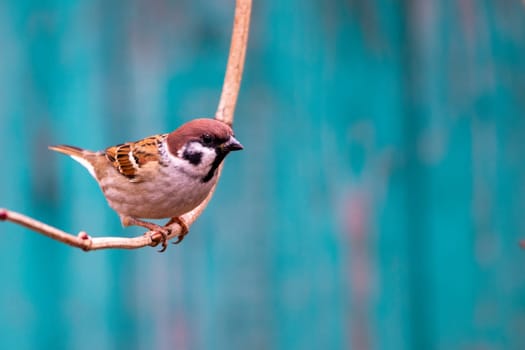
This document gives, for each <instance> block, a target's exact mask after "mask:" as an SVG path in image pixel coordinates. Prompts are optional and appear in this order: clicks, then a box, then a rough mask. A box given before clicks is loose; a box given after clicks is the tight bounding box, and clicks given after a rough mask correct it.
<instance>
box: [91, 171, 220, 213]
mask: <svg viewBox="0 0 525 350" xmlns="http://www.w3.org/2000/svg"><path fill="white" fill-rule="evenodd" d="M214 183H215V179H212V181H209V182H207V183H202V182H201V181H200V179H196V178H192V177H187V176H180V174H179V176H177V177H176V178H173V177H170V176H157V177H156V179H155V180H148V181H142V182H130V181H128V180H127V179H118V181H112V180H110V179H107V181H101V187H102V191H103V192H104V195H105V196H106V199H107V201H108V203H109V205H110V207H112V208H113V209H114V210H115V211H116V212H118V213H119V214H120V215H126V216H132V217H135V218H144V219H163V218H171V217H176V216H180V215H182V214H185V213H187V212H189V211H190V210H192V209H193V208H195V207H196V206H197V205H199V204H200V203H201V202H202V201H203V200H204V199H205V198H206V196H207V194H208V193H209V191H210V190H211V187H212V186H213V184H214Z"/></svg>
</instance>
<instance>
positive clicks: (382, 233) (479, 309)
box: [0, 0, 525, 350]
mask: <svg viewBox="0 0 525 350" xmlns="http://www.w3.org/2000/svg"><path fill="white" fill-rule="evenodd" d="M233 6H234V4H233V0H230V1H204V0H198V1H190V0H171V1H166V0H164V1H161V0H154V1H151V0H149V1H146V0H130V1H101V0H98V1H87V0H67V1H66V0H44V1H30V0H22V1H14V0H12V1H9V0H7V1H2V2H0V149H1V150H2V152H1V154H2V156H1V158H0V160H1V162H2V163H1V164H2V171H0V184H1V186H0V207H8V208H11V209H13V210H17V211H21V212H24V213H27V214H30V215H32V216H35V217H37V218H39V219H42V220H44V221H46V222H49V223H51V224H53V225H56V226H58V227H60V228H63V229H65V230H68V231H71V232H78V231H79V230H86V231H88V232H89V233H91V234H92V235H109V234H113V235H126V236H132V235H137V234H141V232H142V231H141V230H140V229H134V228H128V229H122V228H121V227H120V223H119V220H118V218H117V216H116V215H115V214H114V213H113V212H112V211H111V210H110V209H109V208H108V206H107V205H106V203H105V200H104V198H103V196H102V194H101V193H100V191H99V190H98V187H97V185H96V183H95V182H94V181H93V179H92V178H91V177H90V176H89V175H88V174H87V172H86V171H85V170H84V169H83V168H82V167H80V166H79V165H78V164H76V163H75V162H73V161H72V160H70V159H67V158H66V157H63V156H60V155H58V154H54V153H52V152H50V151H48V150H47V145H50V144H56V143H66V144H68V143H69V144H74V145H78V146H82V147H86V148H90V149H101V148H104V147H106V146H108V145H112V144H116V143H120V142H122V141H128V140H136V139H139V138H141V137H144V136H146V135H150V134H155V133H159V132H166V131H169V130H172V129H174V128H176V127H177V126H178V125H180V124H181V123H183V122H185V121H187V120H189V119H191V118H194V117H200V116H211V115H213V113H214V111H215V107H216V104H217V102H218V98H219V94H220V88H221V84H222V79H223V74H224V67H225V64H226V57H227V51H228V47H229V37H230V31H231V22H232V15H233ZM524 101H525V4H524V3H523V2H520V1H517V0H514V1H499V2H491V1H472V0H461V1H439V0H425V1H410V0H406V1H398V2H396V1H389V0H378V1H365V0H351V1H341V0H331V1H298V0H295V1H278V0H268V1H255V3H254V9H253V19H252V26H251V38H250V44H249V49H248V55H247V64H246V72H245V77H244V82H243V86H242V91H241V96H240V101H239V105H238V109H237V113H236V121H235V129H236V134H237V136H238V138H239V139H240V140H241V141H242V142H243V144H244V145H245V151H243V152H240V153H236V154H233V155H232V156H231V157H230V158H229V159H228V160H227V162H226V167H225V171H224V173H223V176H222V179H221V183H220V184H219V188H218V190H217V193H216V195H215V197H214V199H213V201H212V203H211V205H210V206H209V208H208V209H207V211H206V212H205V214H204V215H203V216H202V217H201V218H200V219H199V221H198V222H197V223H196V224H195V225H194V226H193V227H192V229H191V232H190V235H189V236H188V237H187V238H186V240H185V241H184V242H183V244H181V245H180V246H170V247H169V249H168V250H167V252H166V253H165V254H158V253H157V252H156V250H155V249H152V248H146V249H142V250H138V251H100V252H91V253H84V252H81V251H77V250H74V249H72V248H70V247H67V246H64V245H61V244H59V243H57V242H54V241H51V240H49V239H47V238H45V237H41V236H39V235H36V234H34V233H31V232H29V231H28V230H25V229H22V228H19V227H16V226H14V225H12V224H8V223H2V224H0V233H1V236H0V239H1V241H0V242H1V244H0V349H95V348H96V349H301V350H302V349H394V350H395V349H414V350H419V349H446V350H449V349H525V251H523V250H520V249H519V247H518V244H517V242H518V240H519V239H520V238H525V219H524V218H525V214H524V213H525V186H524V176H525V161H524V160H523V159H524V156H523V153H524V150H525V141H524V140H525V102H524Z"/></svg>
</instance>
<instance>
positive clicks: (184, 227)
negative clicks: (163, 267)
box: [166, 217, 190, 244]
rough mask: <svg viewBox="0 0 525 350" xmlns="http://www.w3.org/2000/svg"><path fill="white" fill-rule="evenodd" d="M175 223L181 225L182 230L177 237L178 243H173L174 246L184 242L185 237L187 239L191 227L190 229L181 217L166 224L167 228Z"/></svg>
mask: <svg viewBox="0 0 525 350" xmlns="http://www.w3.org/2000/svg"><path fill="white" fill-rule="evenodd" d="M173 223H177V224H179V226H180V228H181V231H180V233H179V235H178V236H177V241H175V242H172V243H173V244H179V243H180V242H182V240H183V239H184V237H186V235H187V234H188V232H189V231H190V229H189V227H188V224H186V222H185V221H184V219H183V218H181V217H174V218H171V220H170V221H169V222H168V223H167V224H166V226H169V225H171V224H173Z"/></svg>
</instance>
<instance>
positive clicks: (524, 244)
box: [520, 240, 525, 249]
mask: <svg viewBox="0 0 525 350" xmlns="http://www.w3.org/2000/svg"><path fill="white" fill-rule="evenodd" d="M520 247H521V248H522V249H525V240H522V241H520Z"/></svg>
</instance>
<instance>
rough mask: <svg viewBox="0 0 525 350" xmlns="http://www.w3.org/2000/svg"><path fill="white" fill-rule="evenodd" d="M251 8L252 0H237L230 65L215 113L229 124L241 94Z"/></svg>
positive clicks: (218, 118)
mask: <svg viewBox="0 0 525 350" xmlns="http://www.w3.org/2000/svg"><path fill="white" fill-rule="evenodd" d="M251 10H252V0H237V1H236V6H235V16H234V20H233V33H232V40H231V45H230V55H229V57H228V65H227V67H226V74H225V76H224V84H223V85H222V93H221V98H220V100H219V106H218V107H217V112H216V113H215V119H217V120H220V121H222V122H224V123H226V124H228V125H232V124H233V114H234V112H235V105H236V104H237V97H238V96H239V89H240V86H241V80H242V72H243V69H244V61H245V56H246V47H247V44H248V32H249V29H250V14H251Z"/></svg>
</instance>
